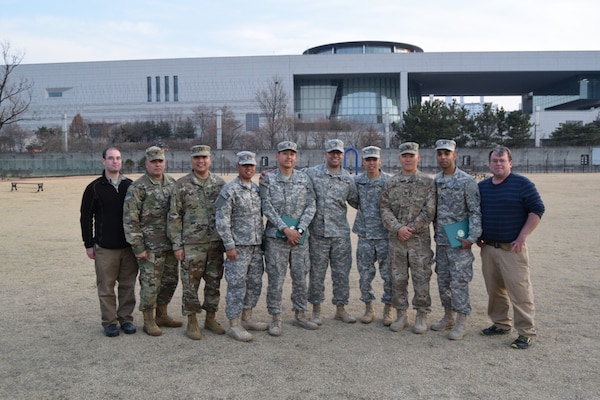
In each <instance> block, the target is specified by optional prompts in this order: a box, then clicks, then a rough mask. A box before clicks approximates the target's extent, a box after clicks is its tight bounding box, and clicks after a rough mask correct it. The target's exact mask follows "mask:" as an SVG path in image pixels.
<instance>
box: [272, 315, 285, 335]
mask: <svg viewBox="0 0 600 400" xmlns="http://www.w3.org/2000/svg"><path fill="white" fill-rule="evenodd" d="M282 333H283V332H282V330H281V314H273V321H272V322H271V325H269V335H271V336H281V334H282Z"/></svg>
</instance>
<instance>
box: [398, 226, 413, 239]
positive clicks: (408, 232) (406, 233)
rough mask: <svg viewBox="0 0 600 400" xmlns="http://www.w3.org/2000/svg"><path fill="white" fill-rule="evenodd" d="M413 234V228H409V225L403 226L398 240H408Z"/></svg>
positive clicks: (399, 231) (399, 230)
mask: <svg viewBox="0 0 600 400" xmlns="http://www.w3.org/2000/svg"><path fill="white" fill-rule="evenodd" d="M412 234H413V231H412V229H411V228H409V227H408V226H403V227H402V228H400V229H398V240H400V241H402V242H406V241H407V240H408V239H410V238H411V236H412Z"/></svg>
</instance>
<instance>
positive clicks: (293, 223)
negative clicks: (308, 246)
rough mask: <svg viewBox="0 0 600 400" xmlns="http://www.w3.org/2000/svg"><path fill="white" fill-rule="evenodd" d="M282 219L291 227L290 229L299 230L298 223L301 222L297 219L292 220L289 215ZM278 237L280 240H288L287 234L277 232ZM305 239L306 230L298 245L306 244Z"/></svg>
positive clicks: (283, 216)
mask: <svg viewBox="0 0 600 400" xmlns="http://www.w3.org/2000/svg"><path fill="white" fill-rule="evenodd" d="M281 219H282V220H283V222H285V224H286V225H287V226H288V227H289V228H292V227H294V228H297V227H298V223H299V222H300V221H299V220H297V219H296V218H292V217H290V216H289V215H282V216H281ZM276 236H277V237H278V238H280V239H285V240H287V236H285V233H283V232H281V231H279V230H278V231H277V234H276ZM304 239H306V229H305V230H304V233H303V234H302V237H301V238H300V242H298V244H300V245H302V244H304Z"/></svg>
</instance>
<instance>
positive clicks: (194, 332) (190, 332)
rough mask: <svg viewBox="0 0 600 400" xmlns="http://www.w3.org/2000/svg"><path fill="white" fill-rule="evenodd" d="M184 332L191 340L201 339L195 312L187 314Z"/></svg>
mask: <svg viewBox="0 0 600 400" xmlns="http://www.w3.org/2000/svg"><path fill="white" fill-rule="evenodd" d="M186 333H187V336H188V337H189V338H190V339H192V340H200V339H202V332H200V327H199V326H198V319H197V318H196V313H194V314H190V315H188V324H187V332H186Z"/></svg>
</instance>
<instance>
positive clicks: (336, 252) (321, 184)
mask: <svg viewBox="0 0 600 400" xmlns="http://www.w3.org/2000/svg"><path fill="white" fill-rule="evenodd" d="M343 160H344V142H342V141H341V140H339V139H331V140H328V141H327V142H326V143H325V161H326V162H325V164H321V165H316V166H314V167H311V168H306V169H305V170H304V171H305V172H306V174H307V175H308V176H309V177H310V178H311V180H312V183H313V187H314V189H315V194H316V197H317V213H316V215H315V218H314V220H313V222H312V223H311V224H310V227H309V230H310V281H309V286H308V301H309V302H310V303H311V304H312V305H313V314H312V320H313V322H315V323H317V324H318V325H321V323H322V321H321V303H322V302H323V301H324V300H325V275H326V273H327V267H328V266H329V264H331V278H332V281H333V298H332V303H333V304H335V305H336V313H335V317H334V318H335V319H337V320H340V321H343V322H345V323H354V322H356V318H354V317H353V316H351V315H350V314H348V312H347V311H346V310H345V309H344V306H345V305H346V304H348V298H349V295H350V268H352V246H351V243H350V225H349V224H348V219H347V217H346V213H347V206H346V202H348V203H349V204H350V205H351V206H352V207H354V208H357V207H358V192H357V191H356V185H355V183H354V179H352V176H350V174H349V173H348V171H346V170H345V169H343V167H342V161H343Z"/></svg>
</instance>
